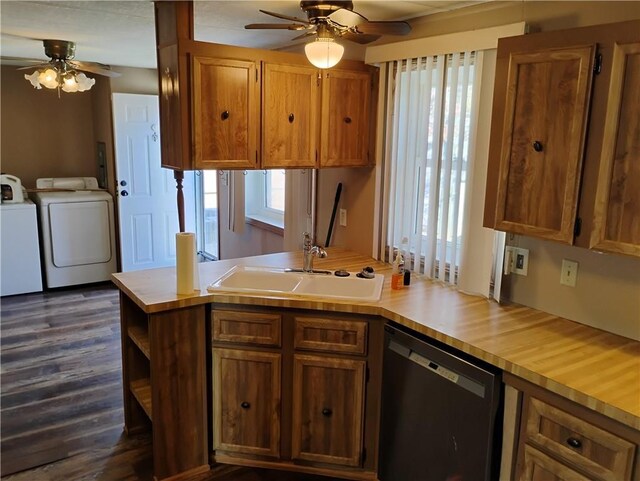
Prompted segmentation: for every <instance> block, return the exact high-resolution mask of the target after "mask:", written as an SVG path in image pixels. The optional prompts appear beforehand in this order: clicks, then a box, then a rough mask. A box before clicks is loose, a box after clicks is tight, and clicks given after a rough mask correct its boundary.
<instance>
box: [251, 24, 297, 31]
mask: <svg viewBox="0 0 640 481" xmlns="http://www.w3.org/2000/svg"><path fill="white" fill-rule="evenodd" d="M244 28H246V29H247V30H255V29H266V30H306V29H307V28H308V27H307V26H306V25H300V24H297V23H250V24H249V25H245V26H244Z"/></svg>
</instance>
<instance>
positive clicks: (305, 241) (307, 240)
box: [302, 232, 311, 247]
mask: <svg viewBox="0 0 640 481" xmlns="http://www.w3.org/2000/svg"><path fill="white" fill-rule="evenodd" d="M302 245H303V246H304V247H311V234H309V233H308V232H303V233H302Z"/></svg>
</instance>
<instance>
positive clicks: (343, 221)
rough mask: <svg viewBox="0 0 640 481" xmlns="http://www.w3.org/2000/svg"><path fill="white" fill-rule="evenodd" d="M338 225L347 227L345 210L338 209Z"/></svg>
mask: <svg viewBox="0 0 640 481" xmlns="http://www.w3.org/2000/svg"><path fill="white" fill-rule="evenodd" d="M340 225H341V226H342V227H347V209H340Z"/></svg>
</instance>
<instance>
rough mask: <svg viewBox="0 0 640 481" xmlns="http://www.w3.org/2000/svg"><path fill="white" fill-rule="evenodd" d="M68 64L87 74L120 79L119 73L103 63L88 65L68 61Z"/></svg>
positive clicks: (86, 63)
mask: <svg viewBox="0 0 640 481" xmlns="http://www.w3.org/2000/svg"><path fill="white" fill-rule="evenodd" d="M67 64H69V65H70V66H71V67H73V68H74V69H77V70H84V71H85V72H91V73H95V74H98V75H104V76H105V77H120V75H122V74H119V73H118V72H114V71H113V70H111V67H109V66H108V65H104V64H102V63H88V62H78V61H76V60H68V61H67Z"/></svg>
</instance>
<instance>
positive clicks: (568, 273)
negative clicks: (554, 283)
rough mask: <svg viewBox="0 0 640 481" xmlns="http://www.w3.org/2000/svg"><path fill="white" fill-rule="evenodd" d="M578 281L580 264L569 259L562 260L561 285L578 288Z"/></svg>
mask: <svg viewBox="0 0 640 481" xmlns="http://www.w3.org/2000/svg"><path fill="white" fill-rule="evenodd" d="M577 279H578V263H577V262H576V261H571V260H569V259H562V271H561V272H560V284H562V285H563V286H569V287H576V280H577Z"/></svg>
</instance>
